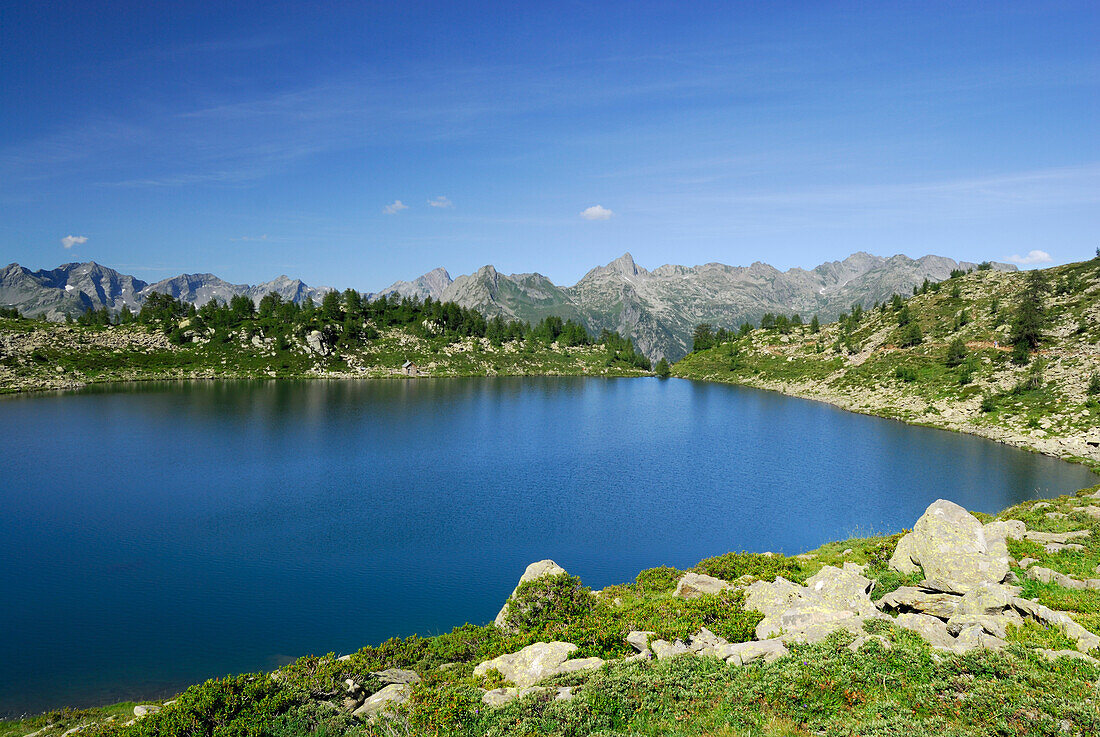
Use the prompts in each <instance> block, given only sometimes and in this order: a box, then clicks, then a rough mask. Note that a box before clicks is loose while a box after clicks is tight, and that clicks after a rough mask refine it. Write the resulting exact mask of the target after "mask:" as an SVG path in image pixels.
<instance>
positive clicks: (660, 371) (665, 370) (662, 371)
mask: <svg viewBox="0 0 1100 737" xmlns="http://www.w3.org/2000/svg"><path fill="white" fill-rule="evenodd" d="M653 372H654V373H655V374H657V375H658V376H660V377H661V378H662V379H667V378H668V377H669V376H671V375H672V369H671V368H670V367H669V365H668V361H666V360H665V357H664V356H661V360H660V361H658V362H657V367H656V368H654V369H653Z"/></svg>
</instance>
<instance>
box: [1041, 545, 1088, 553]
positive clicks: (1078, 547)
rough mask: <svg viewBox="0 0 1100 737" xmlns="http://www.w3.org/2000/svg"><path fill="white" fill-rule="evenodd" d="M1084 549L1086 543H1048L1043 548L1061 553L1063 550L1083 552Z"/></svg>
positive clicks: (1050, 551) (1049, 551)
mask: <svg viewBox="0 0 1100 737" xmlns="http://www.w3.org/2000/svg"><path fill="white" fill-rule="evenodd" d="M1084 549H1085V546H1084V545H1078V544H1077V543H1047V544H1046V545H1044V546H1043V550H1045V551H1047V552H1048V553H1061V552H1062V551H1063V550H1072V551H1074V552H1081V551H1082V550H1084Z"/></svg>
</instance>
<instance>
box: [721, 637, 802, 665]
mask: <svg viewBox="0 0 1100 737" xmlns="http://www.w3.org/2000/svg"><path fill="white" fill-rule="evenodd" d="M788 652H790V651H789V650H788V649H787V646H786V645H784V644H783V643H782V642H780V641H779V640H760V641H756V642H735V643H732V644H727V645H722V646H721V647H719V648H717V649H716V650H715V653H714V654H715V655H716V656H717V657H719V658H721V659H722V660H724V661H726V662H727V663H729V664H730V665H747V664H749V663H752V662H753V661H756V660H762V661H764V662H765V663H772V662H775V661H776V660H778V659H779V658H781V657H783V656H784V655H786V654H787V653H788Z"/></svg>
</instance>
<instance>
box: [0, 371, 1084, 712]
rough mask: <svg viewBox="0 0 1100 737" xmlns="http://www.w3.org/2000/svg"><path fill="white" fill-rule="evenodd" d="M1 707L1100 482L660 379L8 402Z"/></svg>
mask: <svg viewBox="0 0 1100 737" xmlns="http://www.w3.org/2000/svg"><path fill="white" fill-rule="evenodd" d="M0 438H3V440H2V446H0V448H2V451H0V590H2V591H3V605H2V606H0V713H8V714H11V713H21V712H25V711H34V710H43V709H46V708H50V707H55V706H59V705H62V704H75V705H88V704H96V703H106V702H112V701H119V700H124V699H131V698H140V697H151V696H155V695H160V694H166V693H170V692H172V691H173V690H175V689H179V688H180V687H182V686H185V685H187V684H189V683H193V682H197V681H201V680H203V679H205V678H208V677H212V676H218V675H224V674H226V673H230V672H241V671H249V670H257V669H267V668H272V667H274V666H276V665H279V664H281V663H283V662H286V661H287V660H289V659H291V658H293V657H296V656H298V655H303V654H307V653H325V652H329V651H335V652H337V653H346V652H350V651H353V650H355V649H357V648H359V647H360V646H362V645H364V644H368V643H377V642H379V641H381V640H383V639H385V638H386V637H389V636H391V635H398V634H400V635H407V634H410V633H413V632H419V633H421V634H428V633H436V632H440V631H445V630H448V629H450V628H451V627H452V626H454V625H457V624H461V623H463V622H466V621H471V622H478V623H482V622H486V621H489V620H491V619H492V617H493V616H494V615H495V614H496V611H497V609H499V607H500V605H501V603H502V602H503V601H504V599H505V598H506V597H507V595H508V593H509V592H510V591H511V589H512V587H513V586H514V585H515V582H516V579H517V578H518V577H519V575H520V573H521V572H522V571H523V569H524V567H525V566H526V565H527V564H528V563H530V562H531V561H534V560H539V559H541V558H553V559H554V560H556V561H557V562H558V563H560V564H561V565H563V566H564V567H565V568H566V569H567V570H569V571H570V572H571V573H575V574H578V575H580V576H581V577H582V578H583V579H584V581H585V582H586V583H587V584H589V585H591V586H592V587H593V588H600V587H603V586H605V585H607V584H611V583H618V582H623V581H627V580H631V579H632V578H633V577H634V575H635V574H636V573H637V572H638V571H639V570H641V569H643V568H648V567H651V566H656V565H662V564H668V565H674V566H678V567H686V566H690V565H692V564H693V563H695V562H696V561H698V560H699V559H701V558H704V557H707V556H710V555H715V554H719V553H722V552H726V551H728V550H742V549H744V550H753V551H763V550H773V551H781V552H784V553H788V554H793V553H798V552H800V551H803V550H805V549H808V548H812V547H815V546H817V545H819V544H820V543H822V542H825V541H828V540H833V539H838V538H845V537H850V536H852V535H857V534H869V533H873V532H874V533H878V532H888V531H895V530H898V529H901V528H903V527H908V526H911V525H912V524H913V522H914V521H915V520H916V518H917V517H918V516H919V515H920V513H921V512H922V511H923V509H924V508H925V507H926V506H927V505H928V504H929V503H930V502H932V501H933V500H935V499H936V498H939V497H947V498H950V499H952V500H954V501H956V502H959V503H960V504H962V505H964V506H966V507H968V508H971V509H976V510H982V511H987V512H993V511H997V510H1000V509H1002V508H1004V507H1006V506H1008V505H1010V504H1013V503H1015V502H1018V501H1021V500H1024V499H1028V498H1034V497H1038V496H1051V495H1056V494H1061V493H1066V492H1071V491H1075V490H1077V489H1079V488H1082V487H1084V486H1088V485H1091V484H1095V483H1097V479H1096V477H1095V476H1093V475H1092V474H1090V473H1089V472H1087V471H1086V470H1084V469H1083V468H1080V467H1077V466H1072V465H1069V464H1066V463H1062V462H1060V461H1056V460H1053V459H1050V458H1046V457H1043V456H1039V455H1035V454H1031V453H1026V452H1023V451H1019V450H1014V449H1011V448H1009V447H1006V446H1003V445H998V444H996V443H992V442H989V441H985V440H981V439H978V438H974V437H968V436H965V435H958V434H952V433H947V432H941V431H937V430H930V429H926V428H918V427H910V426H907V425H903V424H901V423H898V422H893V421H889V420H881V419H877V418H872V417H864V416H860V415H855V414H850V413H847V412H843V411H840V410H837V409H834V408H831V407H829V406H826V405H823V404H818V403H814V402H809V401H804V400H798V399H791V398H788V397H783V396H781V395H778V394H772V393H767V392H761V391H755V390H749V389H741V388H736V387H732V386H725V385H719V384H705V383H692V382H687V381H679V380H669V381H660V380H657V379H620V380H599V379H572V378H537V379H534V378H528V379H518V378H512V379H469V380H467V379H446V380H423V379H422V380H412V381H407V382H406V381H377V382H370V381H364V382H312V383H309V382H300V383H299V382H293V383H285V382H283V383H275V382H263V383H249V382H231V383H194V384H162V385H142V386H137V387H121V388H120V387H115V388H112V389H110V390H102V389H101V390H89V391H84V392H80V393H76V394H69V395H63V396H35V397H15V398H7V399H3V400H2V401H0Z"/></svg>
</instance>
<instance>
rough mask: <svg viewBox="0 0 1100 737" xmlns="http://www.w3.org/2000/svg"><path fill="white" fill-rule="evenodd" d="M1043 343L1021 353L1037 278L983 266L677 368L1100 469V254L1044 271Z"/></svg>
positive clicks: (786, 324)
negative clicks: (1025, 314)
mask: <svg viewBox="0 0 1100 737" xmlns="http://www.w3.org/2000/svg"><path fill="white" fill-rule="evenodd" d="M1042 275H1043V277H1044V279H1045V283H1046V285H1047V287H1048V289H1047V291H1046V292H1045V294H1044V295H1043V297H1042V307H1043V310H1044V313H1045V314H1044V315H1043V320H1042V326H1041V338H1040V340H1039V341H1038V345H1037V346H1036V347H1035V348H1034V349H1033V350H1031V351H1023V352H1022V353H1023V355H1020V353H1021V352H1019V351H1015V352H1014V346H1013V331H1014V328H1015V321H1016V319H1017V314H1018V311H1019V308H1020V305H1021V302H1022V301H1023V299H1024V295H1025V292H1026V289H1027V284H1028V275H1027V274H1026V273H1006V272H997V271H992V270H979V271H974V272H972V273H969V274H959V275H957V276H956V277H954V278H952V279H949V280H947V281H945V282H941V283H939V284H932V285H926V286H925V287H924V289H923V290H921V293H920V294H917V295H912V296H909V297H908V298H907V299H904V300H902V299H898V300H896V301H893V302H887V303H885V304H882V305H879V306H877V307H869V308H867V309H864V308H862V307H857V308H854V309H853V310H852V311H851V312H850V313H848V314H847V315H845V316H843V317H842V319H841V320H839V321H838V322H836V323H832V324H828V325H821V326H820V327H817V326H813V325H811V324H809V320H799V321H798V322H803V323H805V324H791V322H790V321H789V320H787V319H786V318H784V320H783V321H782V322H781V323H780V324H779V325H778V326H775V327H771V328H768V329H763V328H758V329H754V330H751V331H745V332H741V333H737V332H734V333H732V334H729V335H725V336H722V337H723V339H722V340H712V341H711V344H709V345H705V346H704V347H703V348H702V349H701V350H697V351H695V352H693V353H691V354H689V355H688V356H687V357H685V358H684V359H683V360H681V361H679V362H678V363H677V364H676V365H675V366H673V368H672V373H673V375H675V376H680V377H683V378H690V379H702V380H707V381H721V382H729V383H735V384H743V385H746V386H753V387H758V388H763V389H771V390H775V391H780V392H783V393H785V394H790V395H792V396H799V397H805V398H810V399H817V400H821V401H825V402H829V403H831V404H835V405H837V406H840V407H843V408H845V409H848V410H852V411H856V412H863V413H867V414H874V415H879V416H882V417H890V418H894V419H899V420H902V421H905V422H909V423H914V424H921V425H928V426H932V427H939V428H943V429H948V430H956V431H960V432H967V433H973V434H977V435H982V436H984V437H987V438H991V439H993V440H998V441H1001V442H1005V443H1009V444H1011V445H1015V446H1018V447H1022V448H1027V449H1030V450H1035V451H1038V452H1042V453H1047V454H1050V455H1055V456H1058V457H1061V458H1064V459H1066V460H1071V461H1077V462H1082V463H1086V464H1088V465H1090V466H1092V467H1094V468H1100V260H1093V261H1088V262H1084V263H1079V264H1069V265H1067V266H1060V267H1056V268H1052V269H1047V270H1045V271H1044V272H1043V273H1042Z"/></svg>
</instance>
